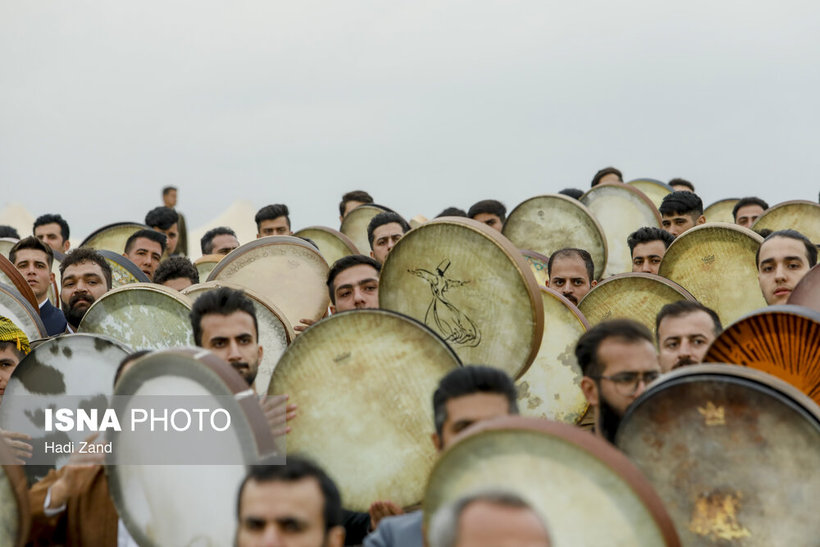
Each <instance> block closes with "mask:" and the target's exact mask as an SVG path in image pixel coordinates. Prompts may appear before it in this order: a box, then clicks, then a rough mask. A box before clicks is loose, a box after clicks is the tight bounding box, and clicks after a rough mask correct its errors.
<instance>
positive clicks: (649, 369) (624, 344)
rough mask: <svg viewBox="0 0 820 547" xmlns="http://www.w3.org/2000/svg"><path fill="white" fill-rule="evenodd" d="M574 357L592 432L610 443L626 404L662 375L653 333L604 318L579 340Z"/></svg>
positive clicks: (627, 322)
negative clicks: (592, 419)
mask: <svg viewBox="0 0 820 547" xmlns="http://www.w3.org/2000/svg"><path fill="white" fill-rule="evenodd" d="M575 356H576V358H577V359H578V364H579V365H580V367H581V370H582V371H583V372H584V377H583V378H582V379H581V389H582V390H583V392H584V396H586V398H587V401H588V402H589V404H590V406H591V407H592V409H593V412H594V416H595V432H596V433H597V434H598V435H600V436H602V437H604V438H605V439H607V440H609V441H610V442H613V441H614V438H615V432H616V431H617V430H618V424H620V422H621V418H622V417H623V415H624V413H625V412H626V409H627V407H628V406H629V405H630V404H632V401H634V400H635V399H637V398H638V396H639V395H640V394H641V393H643V392H644V390H645V389H646V386H647V385H648V384H650V383H652V381H653V380H655V379H656V378H657V377H658V376H660V374H661V369H660V365H659V364H658V354H657V352H656V350H655V345H654V341H653V338H652V333H651V332H649V329H647V328H646V327H645V326H643V325H641V324H640V323H638V322H636V321H632V320H631V319H613V320H611V321H604V322H602V323H599V324H597V325H595V326H594V327H592V328H591V329H589V330H588V331H587V332H586V333H585V334H584V335H583V336H581V338H579V339H578V343H577V344H576V346H575Z"/></svg>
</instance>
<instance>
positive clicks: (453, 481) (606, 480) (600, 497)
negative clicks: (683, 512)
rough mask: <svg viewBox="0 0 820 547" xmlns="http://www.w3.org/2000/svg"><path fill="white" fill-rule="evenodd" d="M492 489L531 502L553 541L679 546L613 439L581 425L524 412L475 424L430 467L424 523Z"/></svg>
mask: <svg viewBox="0 0 820 547" xmlns="http://www.w3.org/2000/svg"><path fill="white" fill-rule="evenodd" d="M491 488H501V489H504V490H512V491H513V492H515V493H517V494H519V495H520V496H521V497H523V498H524V499H525V500H527V501H528V502H530V503H531V504H532V505H533V507H534V508H535V509H536V510H537V511H538V512H539V513H540V514H541V516H542V517H543V518H544V520H545V522H546V525H547V529H548V530H549V533H550V536H551V539H552V543H553V545H613V546H614V545H619V546H620V545H623V546H638V545H679V543H678V541H677V536H676V534H675V529H674V526H673V525H672V521H671V520H670V518H669V516H668V515H667V514H666V511H665V510H664V509H663V504H662V503H661V501H660V499H659V498H658V496H657V494H656V493H655V492H654V490H653V489H652V486H651V485H650V484H649V482H647V480H646V479H645V478H643V476H642V475H641V474H640V472H639V471H638V470H637V469H635V467H634V466H633V465H632V464H631V463H630V462H629V460H627V459H626V457H625V456H624V455H623V454H621V453H620V452H618V451H617V450H616V449H615V448H614V447H612V446H611V445H610V444H609V443H607V442H606V441H604V440H602V439H600V438H598V437H596V436H594V435H590V434H589V433H587V432H584V431H580V430H579V429H577V428H575V427H574V426H570V425H567V424H561V423H556V422H550V421H547V420H539V419H536V418H522V417H517V416H516V417H508V418H501V419H496V420H490V421H484V422H480V423H477V424H474V425H473V426H471V427H470V428H468V429H467V430H465V432H464V433H463V434H462V435H461V440H459V441H457V442H456V443H455V444H454V445H452V446H451V447H450V448H449V449H447V451H445V452H444V454H442V455H441V457H440V458H439V460H438V462H437V463H436V466H435V468H434V469H433V472H432V473H431V474H430V479H429V480H428V481H427V490H426V492H425V494H424V520H425V523H429V520H430V517H431V516H432V515H434V514H435V512H436V511H437V510H438V509H439V508H440V507H441V506H443V505H445V504H447V503H450V502H453V501H455V500H456V499H458V498H460V497H462V496H465V495H469V494H470V493H472V492H475V491H477V490H484V489H491ZM591 518H593V519H594V521H595V525H591V524H590V519H591Z"/></svg>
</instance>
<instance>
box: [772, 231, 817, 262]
mask: <svg viewBox="0 0 820 547" xmlns="http://www.w3.org/2000/svg"><path fill="white" fill-rule="evenodd" d="M782 256H797V257H799V258H801V259H803V260H806V261H808V258H809V257H808V251H807V250H806V246H805V245H804V244H803V242H802V241H799V240H797V239H793V238H791V237H773V238H771V239H767V240H766V241H764V242H763V243H761V244H760V262H763V261H764V260H770V259H773V258H779V257H782Z"/></svg>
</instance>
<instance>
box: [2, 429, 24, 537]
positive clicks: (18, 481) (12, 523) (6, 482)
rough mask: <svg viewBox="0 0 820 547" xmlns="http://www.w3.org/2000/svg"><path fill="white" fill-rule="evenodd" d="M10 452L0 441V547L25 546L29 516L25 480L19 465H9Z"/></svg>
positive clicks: (10, 459)
mask: <svg viewBox="0 0 820 547" xmlns="http://www.w3.org/2000/svg"><path fill="white" fill-rule="evenodd" d="M12 461H13V459H12V455H11V452H10V451H9V449H8V448H7V446H6V443H5V441H3V440H0V545H8V546H9V547H12V546H14V547H23V545H25V544H26V538H27V537H28V530H29V524H30V518H31V516H30V515H31V514H30V512H29V505H28V487H27V486H26V478H25V477H24V476H23V471H22V470H21V469H20V466H19V465H11V462H12Z"/></svg>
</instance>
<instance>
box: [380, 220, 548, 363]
mask: <svg viewBox="0 0 820 547" xmlns="http://www.w3.org/2000/svg"><path fill="white" fill-rule="evenodd" d="M379 307H381V308H383V309H388V310H393V311H397V312H399V313H403V314H405V315H409V316H410V317H413V318H415V319H417V320H419V321H422V322H423V323H425V324H426V325H427V326H428V327H430V328H431V329H433V331H435V332H436V333H437V334H438V335H439V336H441V337H442V338H443V339H444V340H445V341H446V342H447V343H448V344H450V345H451V346H452V347H453V349H454V350H455V352H456V353H458V356H459V358H460V359H461V361H462V362H464V363H480V364H485V365H492V366H495V367H498V368H501V369H503V370H505V371H506V372H507V373H509V374H510V376H512V377H513V378H517V377H519V376H520V375H521V374H523V373H524V371H525V370H526V369H527V367H528V366H529V365H530V363H532V361H533V360H534V359H535V356H536V355H537V354H538V347H539V346H540V345H541V338H542V334H543V328H544V309H543V304H542V302H541V295H540V294H539V289H538V284H537V282H536V281H535V278H534V277H533V275H532V272H531V271H530V267H529V266H528V265H527V263H526V261H525V260H524V257H522V256H521V251H520V250H518V249H517V248H515V246H514V245H512V244H511V243H510V241H509V240H508V239H507V238H506V237H504V236H502V235H501V234H499V233H498V231H497V230H494V229H492V228H490V227H488V226H487V225H485V224H482V223H480V222H476V221H474V220H470V219H465V218H455V217H450V218H444V217H443V218H439V219H436V220H431V221H430V222H428V223H426V224H424V225H423V226H420V227H418V228H416V229H415V230H412V231H411V232H408V233H407V234H405V236H404V237H403V238H401V239H400V240H399V241H398V243H396V246H395V247H393V249H392V250H391V251H390V254H388V255H387V259H386V260H385V262H384V265H383V266H382V271H381V275H380V277H379Z"/></svg>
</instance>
